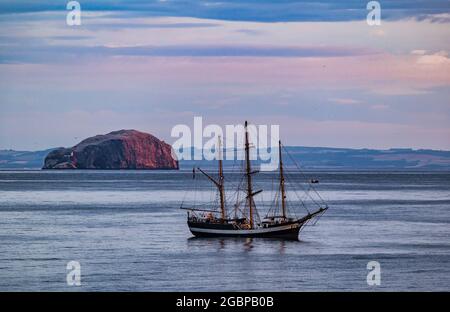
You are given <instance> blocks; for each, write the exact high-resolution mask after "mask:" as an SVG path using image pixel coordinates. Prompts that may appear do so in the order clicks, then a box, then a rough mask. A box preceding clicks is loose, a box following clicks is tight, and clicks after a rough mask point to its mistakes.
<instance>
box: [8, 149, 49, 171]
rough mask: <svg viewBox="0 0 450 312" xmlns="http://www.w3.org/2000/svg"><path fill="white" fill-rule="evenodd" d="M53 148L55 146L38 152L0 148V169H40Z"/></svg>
mask: <svg viewBox="0 0 450 312" xmlns="http://www.w3.org/2000/svg"><path fill="white" fill-rule="evenodd" d="M53 150H54V149H53V148H50V149H47V150H43V151H36V152H29V151H14V150H0V169H40V168H42V165H43V164H44V158H45V156H47V154H48V153H50V152H51V151H53Z"/></svg>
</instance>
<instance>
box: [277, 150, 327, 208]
mask: <svg viewBox="0 0 450 312" xmlns="http://www.w3.org/2000/svg"><path fill="white" fill-rule="evenodd" d="M282 147H283V149H284V150H285V151H286V154H287V155H288V157H289V158H290V159H291V161H292V162H293V163H294V165H295V166H296V167H297V169H298V171H299V172H300V174H302V175H303V176H304V177H305V178H306V179H307V176H306V174H305V173H304V172H303V171H302V170H301V169H300V166H299V165H298V163H297V161H295V159H294V158H293V157H292V155H290V154H289V152H288V151H287V149H286V148H285V147H284V145H282ZM310 188H312V190H313V191H314V193H316V195H317V196H318V197H319V199H320V200H321V201H322V204H324V205H327V203H326V201H325V200H324V199H323V198H322V196H320V194H319V192H317V190H316V189H315V188H314V187H313V186H312V185H311V184H310Z"/></svg>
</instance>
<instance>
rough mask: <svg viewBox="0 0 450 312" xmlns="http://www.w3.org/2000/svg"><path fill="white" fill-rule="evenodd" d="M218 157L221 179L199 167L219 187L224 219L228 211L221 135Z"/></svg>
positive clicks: (221, 210) (221, 213) (221, 211)
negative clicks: (226, 208)
mask: <svg viewBox="0 0 450 312" xmlns="http://www.w3.org/2000/svg"><path fill="white" fill-rule="evenodd" d="M217 149H218V158H219V180H217V181H216V179H214V178H213V177H211V176H210V175H209V174H207V173H206V172H204V171H203V170H202V169H200V168H198V167H197V169H198V170H199V171H200V172H201V173H203V174H204V175H205V176H206V177H207V178H208V179H209V180H211V182H213V183H214V185H215V186H216V187H217V189H218V190H219V195H220V216H221V219H222V221H224V220H225V217H226V211H225V187H224V180H225V179H224V177H223V164H222V142H221V139H220V136H219V142H218V146H217Z"/></svg>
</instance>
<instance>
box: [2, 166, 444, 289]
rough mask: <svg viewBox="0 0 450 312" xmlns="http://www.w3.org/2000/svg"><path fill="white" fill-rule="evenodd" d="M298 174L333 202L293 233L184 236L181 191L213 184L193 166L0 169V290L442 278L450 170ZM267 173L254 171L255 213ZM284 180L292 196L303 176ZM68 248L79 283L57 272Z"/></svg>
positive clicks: (189, 199)
mask: <svg viewBox="0 0 450 312" xmlns="http://www.w3.org/2000/svg"><path fill="white" fill-rule="evenodd" d="M306 175H307V177H304V176H300V175H295V174H293V175H292V176H291V179H292V180H297V181H298V182H300V181H305V180H306V179H309V178H317V179H319V180H320V183H319V184H318V185H317V189H318V190H319V192H320V194H321V195H322V197H323V198H325V199H326V200H327V202H328V204H329V206H330V209H329V210H328V212H327V213H326V214H325V215H324V216H323V217H322V218H321V219H320V220H319V222H318V223H317V224H316V225H315V226H308V227H306V228H305V229H304V230H303V231H302V232H301V234H300V241H298V242H293V241H280V240H268V239H195V238H192V235H191V234H190V232H189V230H188V228H187V225H186V212H185V211H183V210H180V209H179V207H180V204H181V202H182V201H184V203H185V205H192V204H194V203H196V204H204V203H208V202H210V201H214V200H215V198H216V196H215V193H214V192H212V191H213V189H212V187H211V185H210V183H208V182H207V181H206V180H205V179H204V178H200V176H197V178H196V179H195V180H193V179H192V173H191V172H182V171H180V172H165V171H120V172H118V171H59V172H56V171H0V290H2V291H19V290H31V291H37V290H57V291H100V290H103V291H112V290H118V291H129V290H137V291H145V290H147V291H152V290H153V291H156V290H158V291H165V290H168V291H188V290H189V291H222V290H231V291H233V290H236V291H238V290H267V291H269V290H274V291H277V290H281V291H297V290H300V291H302V290H324V291H329V290H344V291H347V290H356V291H366V290H379V291H386V290H413V291H418V290H433V291H438V290H444V291H449V290H450V174H449V173H413V172H411V173H408V172H406V173H405V172H396V173H386V172H380V173H375V172H332V173H323V172H307V173H306ZM229 177H230V180H233V179H232V178H233V177H234V175H229ZM274 178H276V175H274V174H268V173H265V174H260V175H259V176H258V177H257V179H258V181H257V182H256V185H255V189H256V188H257V187H260V188H263V189H265V190H266V191H265V192H263V193H262V195H261V196H259V198H258V201H257V204H258V205H259V207H260V208H261V209H260V215H261V216H263V215H264V212H265V210H266V209H267V207H268V205H269V204H270V202H271V201H272V200H273V196H274V193H273V192H271V190H272V186H273V184H274V183H275V182H276V181H275V180H274ZM234 186H235V185H233V183H232V182H230V183H229V184H228V188H229V189H232V188H233V187H234ZM288 186H289V189H290V191H291V193H290V194H291V195H290V196H291V198H290V199H291V200H297V203H298V198H302V196H303V195H302V194H303V190H302V188H301V185H298V184H293V183H290V184H289V185H288ZM292 194H296V195H298V196H292ZM305 198H307V197H304V198H303V199H305ZM229 200H230V203H231V202H232V199H231V198H230V199H229ZM295 203H296V202H291V207H290V208H291V210H292V211H293V212H295V213H296V214H297V215H298V216H301V215H302V214H303V213H304V212H305V210H304V209H303V208H302V206H301V205H300V204H298V205H296V204H295ZM71 260H75V261H79V262H80V264H81V283H82V285H81V286H80V287H76V286H68V285H67V283H66V274H67V272H68V270H67V269H66V265H67V263H68V262H69V261H71ZM369 261H378V262H379V263H380V265H381V285H380V286H375V287H374V286H368V285H367V282H366V276H367V273H368V272H369V271H368V270H367V268H366V266H367V263H368V262H369Z"/></svg>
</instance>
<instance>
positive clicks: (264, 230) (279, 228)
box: [190, 224, 300, 235]
mask: <svg viewBox="0 0 450 312" xmlns="http://www.w3.org/2000/svg"><path fill="white" fill-rule="evenodd" d="M299 227H300V225H299V224H288V225H282V226H277V227H275V228H273V227H272V228H260V229H253V230H216V229H204V228H196V227H191V228H190V230H191V231H193V232H199V233H214V234H244V235H245V234H262V233H271V232H279V231H285V230H290V229H296V228H299Z"/></svg>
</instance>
